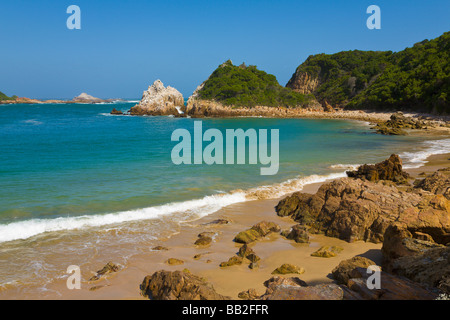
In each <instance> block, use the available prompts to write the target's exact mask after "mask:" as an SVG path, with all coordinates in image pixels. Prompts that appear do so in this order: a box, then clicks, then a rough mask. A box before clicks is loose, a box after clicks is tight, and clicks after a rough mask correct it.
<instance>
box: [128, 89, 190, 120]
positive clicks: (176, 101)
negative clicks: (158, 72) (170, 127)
mask: <svg viewBox="0 0 450 320" xmlns="http://www.w3.org/2000/svg"><path fill="white" fill-rule="evenodd" d="M183 109H184V98H183V95H182V94H181V93H180V92H179V91H178V90H176V89H175V88H172V87H170V86H168V87H164V84H163V83H162V82H161V81H160V80H156V81H155V82H154V83H153V84H152V85H151V86H149V87H148V89H147V91H144V93H143V95H142V99H141V101H140V102H139V104H137V105H136V106H134V107H132V108H131V109H130V114H132V115H153V116H160V115H179V114H180V113H181V112H183V111H182V110H183Z"/></svg>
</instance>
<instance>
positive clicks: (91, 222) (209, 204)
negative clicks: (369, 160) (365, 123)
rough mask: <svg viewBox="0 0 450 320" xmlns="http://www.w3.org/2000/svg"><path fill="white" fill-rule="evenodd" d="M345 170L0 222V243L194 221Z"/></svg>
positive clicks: (326, 178) (283, 192)
mask: <svg viewBox="0 0 450 320" xmlns="http://www.w3.org/2000/svg"><path fill="white" fill-rule="evenodd" d="M345 176H346V174H345V172H341V173H332V174H329V175H311V176H307V177H297V178H294V179H289V180H287V181H284V182H281V183H276V184H273V185H267V186H261V187H256V188H251V189H248V190H233V191H231V192H228V193H218V194H215V195H211V196H205V197H203V198H201V199H195V200H188V201H184V202H175V203H169V204H165V205H161V206H155V207H149V208H143V209H136V210H129V211H123V212H116V213H108V214H94V215H83V216H78V217H59V218H54V219H32V220H26V221H21V222H13V223H10V224H5V225H0V242H7V241H14V240H24V239H28V238H31V237H33V236H37V235H40V234H43V233H46V232H58V231H70V230H77V229H86V228H95V227H103V226H108V225H117V224H122V223H127V222H133V221H144V220H150V219H158V218H161V217H163V216H167V215H172V214H177V213H183V215H184V216H186V217H191V218H190V219H193V220H196V219H200V218H202V217H205V216H207V215H210V214H212V213H214V212H216V211H218V210H220V209H221V208H223V207H226V206H229V205H231V204H235V203H240V202H245V201H251V200H262V199H276V198H279V197H282V196H283V195H286V194H289V193H292V192H295V191H300V190H302V189H303V187H304V186H305V185H308V184H312V183H318V182H324V181H327V180H330V179H337V178H341V177H345Z"/></svg>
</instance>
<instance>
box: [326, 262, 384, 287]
mask: <svg viewBox="0 0 450 320" xmlns="http://www.w3.org/2000/svg"><path fill="white" fill-rule="evenodd" d="M374 265H376V263H375V262H373V261H372V260H370V259H367V258H365V257H360V256H355V257H353V258H351V259H347V260H343V261H341V262H340V263H339V265H338V266H337V267H336V268H334V269H333V271H331V273H332V274H333V278H334V279H335V280H336V282H337V283H338V284H347V282H348V280H349V279H350V273H351V271H353V269H355V268H367V267H369V266H374Z"/></svg>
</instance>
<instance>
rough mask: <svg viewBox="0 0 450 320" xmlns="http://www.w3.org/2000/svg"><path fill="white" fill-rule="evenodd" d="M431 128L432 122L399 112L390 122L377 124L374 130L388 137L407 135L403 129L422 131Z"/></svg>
mask: <svg viewBox="0 0 450 320" xmlns="http://www.w3.org/2000/svg"><path fill="white" fill-rule="evenodd" d="M429 126H431V123H430V122H427V121H424V120H422V119H415V118H412V117H407V116H405V115H404V114H403V113H402V112H397V113H394V114H392V115H391V117H390V119H389V120H387V121H384V122H381V123H379V124H377V125H376V126H375V127H374V128H373V129H375V130H376V132H377V133H381V134H386V135H389V134H390V135H405V134H407V132H406V131H404V130H403V129H413V130H420V129H427V127H429Z"/></svg>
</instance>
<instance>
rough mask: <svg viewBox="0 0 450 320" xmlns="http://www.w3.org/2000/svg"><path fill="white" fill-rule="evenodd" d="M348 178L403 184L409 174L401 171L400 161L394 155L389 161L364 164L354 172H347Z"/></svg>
mask: <svg viewBox="0 0 450 320" xmlns="http://www.w3.org/2000/svg"><path fill="white" fill-rule="evenodd" d="M347 176H349V177H350V178H357V179H358V178H359V179H366V180H369V181H372V182H375V181H379V180H390V181H394V182H397V183H404V182H405V180H406V179H407V178H408V177H409V174H408V173H407V172H405V171H403V167H402V160H401V159H400V157H399V156H398V155H396V154H393V155H391V156H390V157H389V159H387V160H385V161H383V162H380V163H377V164H375V165H370V164H364V165H362V166H360V167H359V168H358V170H356V171H347Z"/></svg>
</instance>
